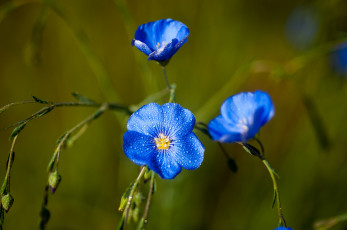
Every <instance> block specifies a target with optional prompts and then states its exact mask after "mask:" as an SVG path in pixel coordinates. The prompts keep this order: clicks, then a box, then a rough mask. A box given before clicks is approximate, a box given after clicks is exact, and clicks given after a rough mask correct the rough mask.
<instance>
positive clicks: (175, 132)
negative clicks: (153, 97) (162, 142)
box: [161, 103, 195, 139]
mask: <svg viewBox="0 0 347 230" xmlns="http://www.w3.org/2000/svg"><path fill="white" fill-rule="evenodd" d="M161 109H162V111H163V127H165V128H164V130H165V131H166V133H165V134H166V135H168V136H169V137H170V138H171V139H176V138H180V137H183V136H185V135H187V134H189V133H191V132H192V131H193V129H194V125H195V117H194V115H193V113H192V112H190V111H189V110H188V109H185V108H183V107H182V106H180V105H179V104H176V103H166V104H164V105H162V106H161Z"/></svg>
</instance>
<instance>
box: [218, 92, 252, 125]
mask: <svg viewBox="0 0 347 230" xmlns="http://www.w3.org/2000/svg"><path fill="white" fill-rule="evenodd" d="M253 97H254V96H253V93H250V92H244V93H239V94H236V95H234V96H231V97H229V98H228V99H226V100H225V101H224V102H223V104H222V106H221V115H222V116H223V117H224V119H225V120H226V121H228V122H231V123H234V124H237V123H240V120H243V119H247V122H248V123H251V122H252V121H248V118H251V119H252V118H253V114H254V112H255V109H256V108H255V104H254V103H253Z"/></svg>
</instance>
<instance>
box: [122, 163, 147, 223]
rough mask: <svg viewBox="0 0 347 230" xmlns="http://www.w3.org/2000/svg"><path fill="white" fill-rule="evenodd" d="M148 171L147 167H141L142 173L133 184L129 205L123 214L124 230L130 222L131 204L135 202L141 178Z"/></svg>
mask: <svg viewBox="0 0 347 230" xmlns="http://www.w3.org/2000/svg"><path fill="white" fill-rule="evenodd" d="M146 170H147V167H146V166H142V167H141V170H140V173H139V175H138V176H137V178H136V180H135V181H134V184H133V186H132V188H131V190H130V193H129V197H128V202H127V204H126V206H125V209H124V212H123V215H124V229H125V228H126V224H127V221H128V216H129V210H130V205H131V203H132V201H133V197H134V193H135V190H136V188H137V185H138V184H139V183H140V180H141V178H142V177H143V175H144V174H145V172H146Z"/></svg>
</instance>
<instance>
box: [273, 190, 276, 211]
mask: <svg viewBox="0 0 347 230" xmlns="http://www.w3.org/2000/svg"><path fill="white" fill-rule="evenodd" d="M276 198H277V192H276V190H274V197H273V199H272V208H274V207H275V204H276Z"/></svg>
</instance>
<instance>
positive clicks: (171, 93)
mask: <svg viewBox="0 0 347 230" xmlns="http://www.w3.org/2000/svg"><path fill="white" fill-rule="evenodd" d="M162 68H163V73H164V78H165V83H166V86H167V88H168V89H169V90H170V99H169V103H175V102H176V97H175V90H176V87H174V86H173V85H170V83H169V80H168V77H167V74H166V68H165V66H162Z"/></svg>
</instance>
